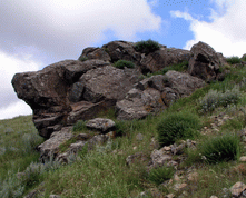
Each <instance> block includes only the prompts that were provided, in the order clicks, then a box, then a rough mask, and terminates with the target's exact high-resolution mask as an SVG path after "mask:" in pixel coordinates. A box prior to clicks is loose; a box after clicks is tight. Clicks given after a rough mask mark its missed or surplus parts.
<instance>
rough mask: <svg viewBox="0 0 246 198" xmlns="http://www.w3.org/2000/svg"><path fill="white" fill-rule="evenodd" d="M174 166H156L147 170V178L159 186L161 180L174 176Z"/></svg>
mask: <svg viewBox="0 0 246 198" xmlns="http://www.w3.org/2000/svg"><path fill="white" fill-rule="evenodd" d="M174 173H175V169H174V167H165V166H162V167H158V168H153V169H151V170H150V172H149V176H148V179H149V180H150V181H152V182H154V183H155V184H156V185H157V186H159V185H160V184H161V183H162V182H164V181H166V180H168V179H170V178H172V177H173V176H174Z"/></svg>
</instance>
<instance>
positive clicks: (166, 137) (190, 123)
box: [157, 113, 200, 147]
mask: <svg viewBox="0 0 246 198" xmlns="http://www.w3.org/2000/svg"><path fill="white" fill-rule="evenodd" d="M199 128H200V125H199V119H198V117H197V116H195V115H192V114H183V113H175V114H171V115H169V116H167V117H166V118H164V119H162V120H160V121H159V123H158V124H157V132H158V141H159V144H160V147H163V146H168V145H171V144H173V143H174V142H175V141H177V140H179V139H181V138H194V137H196V136H199V132H198V129H199Z"/></svg>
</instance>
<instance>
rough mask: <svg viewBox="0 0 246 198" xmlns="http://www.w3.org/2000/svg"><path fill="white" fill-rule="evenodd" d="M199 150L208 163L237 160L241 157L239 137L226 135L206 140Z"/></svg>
mask: <svg viewBox="0 0 246 198" xmlns="http://www.w3.org/2000/svg"><path fill="white" fill-rule="evenodd" d="M199 150H200V153H201V156H202V157H203V158H204V159H205V160H206V161H207V162H208V163H216V162H221V161H230V160H237V159H238V157H239V139H238V137H236V136H230V135H225V136H222V137H215V138H211V139H209V140H206V141H204V142H203V143H202V144H201V145H200V146H199Z"/></svg>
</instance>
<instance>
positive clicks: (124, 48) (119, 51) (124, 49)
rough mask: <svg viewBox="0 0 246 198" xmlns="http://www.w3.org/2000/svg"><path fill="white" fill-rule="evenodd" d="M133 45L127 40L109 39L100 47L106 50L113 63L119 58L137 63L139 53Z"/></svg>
mask: <svg viewBox="0 0 246 198" xmlns="http://www.w3.org/2000/svg"><path fill="white" fill-rule="evenodd" d="M134 45H135V44H134V43H132V42H127V41H111V42H109V43H107V44H105V45H103V47H102V49H105V50H106V51H107V52H108V54H109V56H110V58H111V62H113V63H114V62H116V61H118V60H121V59H122V60H128V61H132V62H135V63H137V62H139V61H140V57H141V55H140V53H139V52H137V51H136V50H135V48H134Z"/></svg>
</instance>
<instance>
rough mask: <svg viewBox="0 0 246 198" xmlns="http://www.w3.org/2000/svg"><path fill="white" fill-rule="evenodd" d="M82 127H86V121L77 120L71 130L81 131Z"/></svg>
mask: <svg viewBox="0 0 246 198" xmlns="http://www.w3.org/2000/svg"><path fill="white" fill-rule="evenodd" d="M84 129H87V127H86V122H85V121H83V120H78V121H77V122H76V124H75V125H74V126H73V131H83V130H84Z"/></svg>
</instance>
